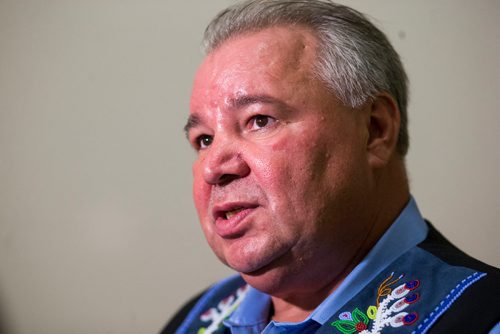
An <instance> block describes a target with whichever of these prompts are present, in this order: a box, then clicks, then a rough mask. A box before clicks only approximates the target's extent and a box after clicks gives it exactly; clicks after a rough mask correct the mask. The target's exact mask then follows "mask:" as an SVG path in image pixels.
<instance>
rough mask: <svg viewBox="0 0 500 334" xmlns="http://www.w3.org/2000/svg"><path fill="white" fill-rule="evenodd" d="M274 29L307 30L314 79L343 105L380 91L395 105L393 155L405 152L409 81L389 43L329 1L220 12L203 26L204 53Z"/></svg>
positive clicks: (270, 0)
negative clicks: (314, 44)
mask: <svg viewBox="0 0 500 334" xmlns="http://www.w3.org/2000/svg"><path fill="white" fill-rule="evenodd" d="M278 25H300V26H304V27H307V28H309V29H312V31H313V32H314V33H315V35H316V37H317V38H318V41H319V48H318V50H319V51H318V52H319V54H318V63H317V64H316V69H315V75H317V76H318V77H319V78H320V79H321V80H322V81H323V82H324V83H325V84H326V86H327V87H328V88H329V89H331V90H332V91H333V93H334V94H335V95H336V97H337V98H338V99H339V100H340V101H341V102H342V103H343V104H345V105H346V106H350V107H352V108H357V107H360V106H361V105H362V104H364V103H365V102H366V101H368V99H370V98H373V97H375V96H376V95H377V94H378V93H380V92H387V93H389V94H390V95H391V96H392V97H394V98H395V99H396V101H397V104H398V107H399V111H400V113H401V129H400V132H399V138H398V143H397V151H398V153H399V154H400V155H401V156H404V155H405V154H406V153H407V151H408V146H409V139H408V129H407V122H408V117H407V104H408V88H407V86H408V78H407V76H406V73H405V70H404V68H403V65H402V63H401V60H400V59H399V55H398V54H397V52H396V51H395V50H394V48H393V47H392V45H391V43H390V42H389V40H388V39H387V37H386V36H385V35H384V33H383V32H381V31H380V30H379V29H378V28H377V27H375V26H374V25H373V24H372V23H371V22H370V21H368V19H367V18H366V17H365V16H364V15H363V14H361V13H359V12H358V11H356V10H354V9H352V8H349V7H346V6H343V5H339V4H335V3H333V2H331V1H328V0H249V1H245V2H242V3H238V4H236V5H233V6H231V7H228V8H227V9H225V10H223V11H222V12H220V13H219V14H218V15H217V16H216V17H215V18H214V19H213V20H212V21H211V22H210V24H209V25H208V26H207V29H206V30H205V35H204V39H203V46H204V51H205V53H207V54H208V53H210V52H212V51H213V50H215V49H216V48H217V47H218V46H219V45H221V44H222V43H223V42H225V41H227V40H228V39H229V38H231V37H234V36H236V35H239V34H242V33H245V32H256V31H259V30H262V29H265V28H269V27H273V26H278Z"/></svg>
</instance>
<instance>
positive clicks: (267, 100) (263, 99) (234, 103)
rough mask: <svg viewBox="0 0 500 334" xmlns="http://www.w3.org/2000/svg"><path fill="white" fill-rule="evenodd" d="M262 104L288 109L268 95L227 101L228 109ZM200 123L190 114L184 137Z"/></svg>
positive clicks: (200, 121)
mask: <svg viewBox="0 0 500 334" xmlns="http://www.w3.org/2000/svg"><path fill="white" fill-rule="evenodd" d="M257 103H263V104H275V105H277V106H279V107H280V108H283V109H290V107H289V106H287V105H286V104H285V103H284V102H283V101H281V100H279V99H276V98H274V97H271V96H269V95H241V96H238V97H236V98H232V99H230V100H229V106H230V109H236V110H238V109H241V108H244V107H246V106H249V105H252V104H257ZM201 123H202V120H201V118H200V117H199V116H198V115H196V114H191V115H189V117H188V120H187V122H186V125H185V126H184V133H185V134H186V137H188V135H189V131H190V130H191V129H192V128H194V127H196V126H198V125H199V124H201Z"/></svg>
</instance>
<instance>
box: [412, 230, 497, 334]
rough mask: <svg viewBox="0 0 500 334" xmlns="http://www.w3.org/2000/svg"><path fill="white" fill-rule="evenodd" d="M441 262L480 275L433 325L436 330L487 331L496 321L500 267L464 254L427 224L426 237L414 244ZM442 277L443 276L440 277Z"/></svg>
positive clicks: (444, 278)
mask: <svg viewBox="0 0 500 334" xmlns="http://www.w3.org/2000/svg"><path fill="white" fill-rule="evenodd" d="M418 247H419V248H421V249H423V250H425V251H427V252H429V253H430V254H432V256H434V257H436V258H438V259H439V260H440V261H442V262H443V263H445V264H447V265H450V266H454V267H464V268H469V269H472V270H474V271H476V272H480V273H482V274H483V275H484V276H483V277H482V278H481V279H479V280H478V281H477V282H475V283H474V284H471V285H470V286H468V287H467V288H466V289H464V291H463V293H461V294H460V296H459V298H457V300H456V301H455V302H453V304H452V305H451V307H450V308H449V309H448V310H447V311H446V312H445V313H444V314H443V316H442V317H440V318H439V321H437V322H436V324H435V325H434V326H433V330H434V331H436V332H440V331H444V330H446V331H448V332H454V331H455V332H467V333H469V332H470V333H482V332H488V330H489V329H491V328H493V327H494V326H495V324H496V323H498V321H500V270H499V269H498V268H495V267H492V266H490V265H488V264H485V263H483V262H481V261H479V260H477V259H474V258H473V257H471V256H469V255H467V254H466V253H464V252H463V251H461V250H460V249H459V248H457V247H456V246H454V245H453V244H452V243H450V242H449V241H448V240H447V239H446V238H445V237H444V236H443V235H442V234H441V233H439V231H437V230H436V229H435V228H434V227H433V226H432V225H431V224H429V234H428V236H427V238H426V239H425V240H424V241H423V242H422V243H421V244H419V245H418ZM442 279H443V280H446V277H443V278H442Z"/></svg>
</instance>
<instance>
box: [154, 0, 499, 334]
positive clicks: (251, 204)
mask: <svg viewBox="0 0 500 334" xmlns="http://www.w3.org/2000/svg"><path fill="white" fill-rule="evenodd" d="M205 49H206V54H207V55H206V58H205V60H204V61H203V63H202V65H201V67H200V69H199V70H198V73H197V75H196V78H195V82H194V86H193V92H192V98H191V104H190V116H189V119H188V123H187V125H186V132H187V136H188V139H189V141H190V143H191V145H192V146H193V147H194V148H195V150H196V151H197V159H196V161H195V162H194V165H193V175H194V185H193V194H194V201H195V205H196V209H197V211H198V215H199V219H200V222H201V226H202V228H203V231H204V233H205V236H206V239H207V241H208V243H209V244H210V246H211V248H212V249H213V251H214V252H215V254H216V255H217V256H218V257H219V259H220V260H221V261H222V262H224V263H225V264H227V265H228V266H230V267H231V268H233V269H234V270H236V271H237V272H238V273H239V275H238V276H235V277H231V278H229V279H227V280H224V281H222V282H219V283H218V284H216V285H214V286H213V287H211V288H209V289H208V290H207V291H205V292H204V293H202V295H200V296H197V297H196V298H195V299H193V300H192V301H191V302H190V303H188V304H187V305H186V306H185V307H184V308H183V309H182V310H181V311H180V312H179V313H178V314H177V315H176V316H175V317H174V318H173V320H172V321H171V322H170V323H169V324H168V325H167V327H166V328H165V329H164V333H174V332H176V333H205V334H207V333H356V332H364V333H393V332H398V333H410V332H415V333H426V332H430V333H443V332H445V333H447V332H450V333H488V332H496V333H500V330H499V329H500V327H498V326H496V325H497V323H498V321H499V320H500V302H499V299H500V284H499V283H500V273H499V271H498V270H497V269H495V268H492V267H489V266H487V265H485V264H482V263H480V262H478V261H476V260H473V259H471V258H469V257H468V256H467V255H465V254H463V253H462V252H460V251H459V250H458V249H456V248H455V247H454V246H452V245H451V244H449V243H448V242H447V241H446V240H445V239H444V238H443V237H442V236H441V235H440V234H439V233H438V232H437V231H436V230H435V229H434V228H433V227H432V226H431V225H430V224H428V223H427V222H425V221H424V220H423V218H422V217H421V216H420V213H419V211H418V208H417V206H416V203H415V201H414V199H413V198H412V197H411V196H410V192H409V186H408V180H407V176H406V169H405V161H404V157H405V154H406V152H407V150H408V133H407V128H406V123H407V116H406V107H407V78H406V74H405V72H404V69H403V67H402V65H401V62H400V60H399V56H398V55H397V53H396V52H395V51H394V49H393V48H392V46H391V45H390V43H389V42H388V40H387V38H386V37H385V36H384V34H383V33H382V32H380V31H379V30H378V29H377V28H376V27H375V26H373V25H372V24H371V23H370V22H368V21H367V20H366V18H365V17H364V16H363V15H361V14H360V13H358V12H356V11H354V10H352V9H350V8H347V7H344V6H340V5H336V4H333V3H331V2H328V1H321V0H313V1H309V0H304V1H301V0H283V1H279V0H270V1H269V0H268V1H266V0H255V1H250V2H245V3H242V4H237V5H235V6H233V7H230V8H228V9H227V10H225V11H223V12H221V13H220V14H219V15H218V16H217V17H216V18H215V19H214V20H213V21H212V22H211V23H210V25H209V26H208V28H207V30H206V34H205ZM495 326H496V327H495ZM493 328H495V329H493Z"/></svg>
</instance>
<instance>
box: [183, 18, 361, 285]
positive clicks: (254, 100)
mask: <svg viewBox="0 0 500 334" xmlns="http://www.w3.org/2000/svg"><path fill="white" fill-rule="evenodd" d="M316 45H317V41H316V39H315V38H314V37H313V35H312V34H311V33H310V32H309V31H308V30H305V29H299V28H291V27H274V28H269V29H265V30H262V31H260V32H256V33H250V34H244V35H240V36H237V37H236V38H233V39H230V40H229V41H226V42H225V43H224V44H223V45H221V46H220V47H219V48H218V49H216V50H215V51H213V52H212V53H211V54H209V55H208V56H207V57H206V59H205V61H204V62H203V64H202V65H201V67H200V69H199V71H198V73H197V75H196V79H195V82H194V87H193V92H192V97H191V105H190V109H191V112H190V120H189V121H188V125H187V130H188V137H189V140H190V142H191V144H192V145H193V146H194V147H195V149H196V150H197V158H196V161H195V162H194V164H193V175H194V184H193V194H194V201H195V205H196V209H197V211H198V215H199V218H200V222H201V226H202V228H203V231H204V233H205V236H206V238H207V240H208V243H209V244H210V246H211V248H212V249H213V250H214V252H215V253H216V255H217V256H218V257H219V258H220V259H221V260H222V261H223V262H224V263H226V264H227V265H229V266H230V267H232V268H233V269H235V270H237V271H238V272H241V273H242V274H243V276H244V278H245V279H246V280H247V281H248V282H249V283H250V284H252V285H253V286H255V287H257V288H260V289H261V290H264V291H268V292H273V291H275V290H276V289H278V287H280V288H281V287H283V286H284V284H283V283H284V282H287V283H290V284H289V285H290V288H292V287H294V286H300V282H301V281H304V280H306V281H307V280H309V281H311V280H318V279H320V278H318V276H322V277H323V278H324V279H327V276H328V278H331V277H330V276H332V277H335V275H339V273H340V271H342V270H343V269H345V266H346V265H347V264H348V263H349V261H352V257H353V256H354V254H355V252H356V250H357V248H358V247H359V245H360V243H361V241H362V240H363V238H364V237H365V236H366V234H367V231H366V228H365V226H364V224H365V221H366V218H367V217H366V215H365V212H366V210H364V206H363V203H364V202H365V199H366V195H365V194H366V193H367V192H368V190H369V188H370V184H371V178H370V175H371V174H370V168H369V166H368V162H367V153H366V142H367V140H368V131H367V126H366V123H367V122H366V113H365V112H364V111H363V110H352V109H349V108H347V107H344V106H341V105H340V103H338V101H337V100H336V99H335V97H334V96H333V95H332V94H331V92H330V91H328V90H327V89H326V88H325V87H324V86H323V84H322V83H321V82H320V81H319V80H317V79H316V78H315V77H314V75H313V74H312V66H313V64H314V62H315V61H316V50H315V48H316ZM285 285H286V284H285ZM302 286H303V284H302Z"/></svg>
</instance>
